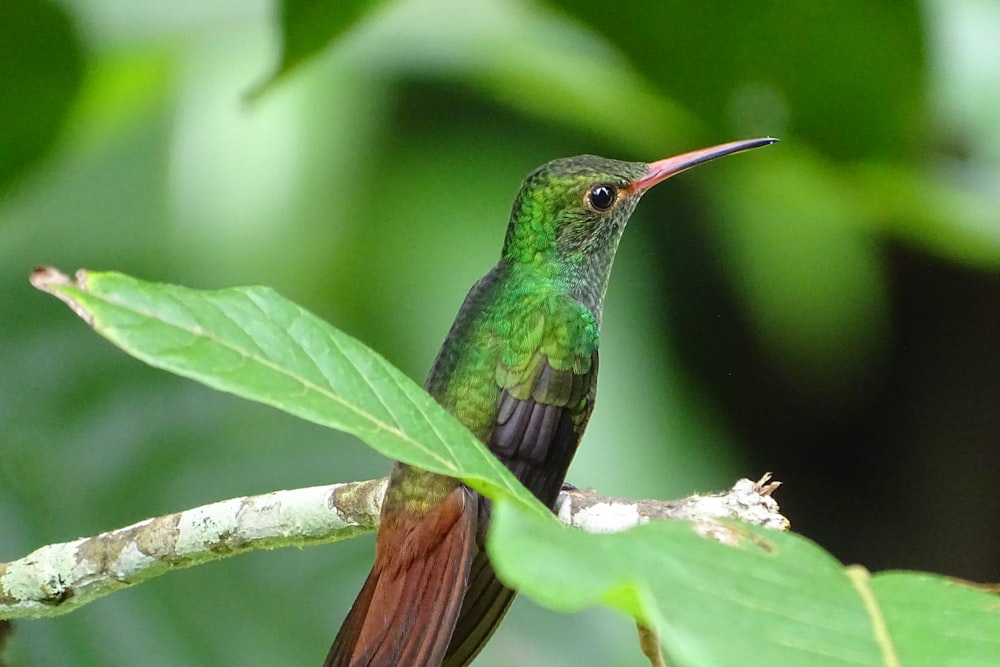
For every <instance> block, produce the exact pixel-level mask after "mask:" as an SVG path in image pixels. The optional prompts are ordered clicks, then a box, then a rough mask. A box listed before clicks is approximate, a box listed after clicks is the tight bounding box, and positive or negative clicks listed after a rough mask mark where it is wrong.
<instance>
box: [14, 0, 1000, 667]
mask: <svg viewBox="0 0 1000 667" xmlns="http://www.w3.org/2000/svg"><path fill="white" fill-rule="evenodd" d="M322 6H323V5H316V4H314V3H310V2H308V1H305V2H303V1H292V0H288V1H287V2H286V3H284V4H283V5H280V6H279V5H278V4H273V3H269V2H264V1H263V0H211V1H207V2H195V1H194V0H181V1H179V2H174V3H152V2H136V1H135V0H66V1H65V2H54V1H53V0H4V2H3V5H2V7H0V306H2V315H3V316H2V318H0V560H11V559H14V558H18V557H20V556H23V555H25V554H26V553H28V552H29V551H31V550H32V549H34V548H36V547H38V546H41V545H43V544H47V543H50V542H58V541H65V540H69V539H72V538H75V537H78V536H83V535H90V534H93V533H97V532H100V531H102V530H106V529H111V528H115V527H118V526H121V525H124V524H127V523H130V522H133V521H137V520H139V519H143V518H146V517H148V516H153V515H157V514H161V513H165V512H170V511H176V510H179V509H183V508H188V507H192V506H196V505H199V504H202V503H206V502H210V501H213V500H219V499H223V498H228V497H231V496H236V495H243V494H252V493H261V492H266V491H271V490H275V489H281V488H294V487H299V486H308V485H314V484H323V483H329V482H335V481H347V480H354V479H365V478H370V477H377V476H381V475H382V474H384V473H385V472H386V471H387V468H388V463H387V462H386V461H385V460H382V459H381V458H380V457H378V456H377V455H376V454H374V453H373V452H370V451H369V450H368V449H367V448H366V447H365V446H363V445H362V444H361V443H359V442H357V441H355V440H353V439H351V438H349V437H346V436H341V435H340V434H337V433H333V432H329V431H326V430H323V429H321V428H318V427H315V426H312V425H309V424H305V423H301V422H299V421H296V420H295V419H292V418H290V417H286V416H284V415H283V414H280V413H278V412H276V411H274V410H271V409H268V408H265V407H260V406H257V405H251V404H247V403H244V402H241V401H239V400H237V399H234V398H232V397H229V396H226V395H221V394H217V393H213V392H212V391H209V390H207V389H204V388H202V387H200V386H197V385H195V384H193V383H191V382H188V381H185V380H181V379H178V378H174V377H171V376H168V375H166V374H165V373H162V372H159V371H155V370H152V369H149V368H146V367H144V366H143V365H142V364H141V363H139V362H138V361H135V360H133V359H130V358H129V357H127V356H126V355H124V354H123V353H120V352H118V351H117V350H116V349H114V348H112V347H111V346H110V345H108V344H107V343H105V342H104V341H102V340H101V339H100V338H99V337H98V336H96V335H95V334H93V333H92V332H91V331H89V330H88V329H87V328H86V327H85V326H84V325H83V324H82V323H81V322H80V321H79V320H77V319H76V318H75V317H74V316H73V315H72V314H71V313H70V312H69V311H68V310H67V309H66V308H65V307H64V306H63V305H61V304H59V303H58V302H56V301H55V300H54V299H52V298H50V297H46V296H44V295H42V294H41V293H39V292H36V291H34V290H33V289H32V288H31V287H30V286H29V285H28V281H27V276H28V274H29V272H30V270H31V269H32V267H34V266H35V265H38V264H52V265H55V266H57V267H59V268H61V269H63V270H66V271H72V270H75V269H76V268H80V267H85V268H89V269H116V270H121V271H125V272H128V273H132V274H134V275H136V276H137V277H141V278H144V279H148V280H159V281H167V282H175V283H181V284H184V285H189V286H193V287H204V288H212V287H222V286H227V285H237V284H254V283H259V284H267V285H271V286H274V287H276V288H277V289H278V290H279V291H281V292H282V293H283V294H285V295H286V296H288V297H290V298H292V299H293V300H295V301H298V302H299V303H302V304H303V305H305V306H306V307H308V308H310V309H311V310H313V311H314V312H317V313H319V314H320V315H322V316H323V317H325V318H327V319H329V320H330V321H331V322H333V323H334V324H336V325H337V326H339V327H341V328H342V329H344V330H346V331H348V332H350V333H352V334H353V335H355V336H357V337H358V338H360V339H362V340H363V341H365V342H366V343H368V344H369V345H371V346H372V347H374V348H375V349H377V350H379V351H381V352H382V353H383V354H385V355H386V356H387V357H388V358H389V359H390V360H391V361H392V362H394V363H396V364H397V365H399V366H400V367H401V368H403V369H404V370H405V371H406V372H407V373H409V374H410V375H411V376H413V377H415V378H422V376H423V374H424V373H425V372H426V369H427V367H428V366H429V364H430V362H431V360H432V359H433V357H434V353H435V351H436V349H437V346H438V345H439V344H440V341H441V339H442V338H443V336H444V334H445V332H446V331H447V329H448V327H449V325H450V323H451V319H452V317H453V316H454V314H455V311H456V310H457V308H458V306H459V304H460V303H461V300H462V297H463V296H464V294H465V291H466V290H467V289H468V287H469V286H470V285H471V284H472V283H473V282H474V281H475V280H476V279H477V278H478V277H479V276H480V275H481V274H482V273H484V272H485V271H486V270H487V269H488V268H489V267H490V266H491V265H492V264H493V263H494V262H495V261H496V258H497V256H498V253H499V249H500V244H501V241H502V238H503V233H504V228H505V224H506V220H507V213H508V211H509V207H510V203H511V201H512V198H513V195H514V193H515V192H516V190H517V187H518V184H519V182H520V179H521V178H522V177H523V176H524V175H525V174H526V173H527V172H528V171H530V170H531V169H532V168H533V167H535V166H536V165H538V164H540V163H542V162H544V161H546V160H549V159H552V158H555V157H559V156H564V155H572V154H577V153H584V152H587V153H597V154H602V155H606V156H609V157H617V158H622V159H629V160H647V161H648V160H653V159H656V158H660V157H665V156H668V155H671V154H673V153H677V152H681V151H684V150H689V149H693V148H697V147H701V146H706V145H710V144H714V143H721V142H723V141H729V140H732V139H737V138H748V137H751V136H759V135H774V136H778V137H780V138H781V139H782V143H780V144H778V145H777V146H774V147H770V148H767V149H764V150H761V151H755V152H753V153H751V154H747V155H741V156H737V157H733V158H727V159H726V160H723V161H720V162H717V163H713V164H712V165H709V166H704V167H701V168H699V169H698V170H695V171H693V172H690V173H688V174H685V175H684V176H682V177H680V178H677V179H676V180H673V181H671V182H670V183H668V184H665V185H662V186H660V187H659V188H657V189H655V190H654V191H652V192H651V193H650V194H649V195H647V197H646V198H645V199H644V201H643V203H642V205H641V206H640V207H639V211H638V212H637V213H636V215H635V216H634V218H633V221H632V225H631V228H630V230H629V232H628V233H627V234H626V237H625V240H624V241H623V244H622V247H621V249H620V251H619V256H618V264H617V266H616V269H615V272H614V277H613V279H612V284H611V288H610V292H609V295H608V301H607V308H606V313H605V325H604V331H603V340H602V364H601V368H602V371H601V384H600V390H599V399H598V407H597V410H596V413H595V416H594V418H593V421H592V423H591V427H590V429H589V432H588V434H587V437H586V438H585V440H584V443H583V445H582V447H581V450H580V453H579V455H578V457H577V459H576V461H575V463H574V465H573V467H572V468H571V470H570V475H569V478H570V480H571V481H572V482H573V483H575V484H577V485H578V486H593V487H596V488H598V489H600V490H601V491H602V492H604V493H607V494H609V495H624V496H632V497H656V498H671V497H679V496H683V495H686V494H688V493H690V492H693V491H707V490H715V489H720V488H725V487H728V485H729V484H730V483H731V482H732V481H733V480H735V479H736V478H737V477H740V476H751V477H755V476H758V475H760V474H761V473H763V472H765V471H768V470H769V471H773V472H774V473H775V475H776V477H777V478H778V479H780V480H782V481H783V482H785V486H784V487H783V488H782V489H781V491H780V492H779V495H778V499H779V501H780V502H781V504H782V507H783V509H784V510H785V512H786V514H787V515H788V516H789V517H790V518H791V520H792V525H793V528H794V529H796V530H798V531H799V532H801V533H803V534H805V535H807V536H809V537H811V538H813V539H815V540H817V541H818V542H820V543H821V544H822V545H823V546H825V547H827V548H828V549H830V550H831V551H832V552H833V553H834V554H835V555H836V556H837V557H838V558H840V559H842V560H844V561H845V562H860V563H862V564H864V565H866V566H868V567H870V568H872V569H886V568H919V569H927V570H933V571H937V572H942V573H945V574H950V575H955V576H964V577H970V578H974V579H978V580H994V581H995V580H998V579H1000V531H997V530H996V526H997V524H998V521H1000V492H998V489H997V479H998V477H1000V213H998V211H1000V187H998V183H1000V114H998V113H997V109H998V108H1000V46H998V43H997V41H996V35H997V34H1000V4H997V3H996V2H994V1H992V0H926V1H925V2H921V3H915V2H904V1H902V0H896V1H893V2H879V3H871V2H865V1H863V0H843V1H841V2H838V3H794V4H790V3H785V2H778V1H777V0H769V1H762V2H755V3H732V2H722V1H719V0H714V1H708V2H701V3H673V2H663V3H652V2H650V3H634V4H632V5H626V6H612V5H610V4H608V3H599V2H595V1H594V0H582V1H581V0H577V1H574V2H570V0H565V1H564V2H549V3H544V2H529V1H521V2H515V1H501V0H482V1H478V2H462V1H460V0H420V1H416V0H411V1H408V2H396V1H386V2H382V3H378V4H373V5H368V4H366V3H361V2H349V3H342V8H343V10H344V11H345V12H346V14H344V15H342V16H341V20H346V18H345V17H347V18H350V17H359V21H358V23H356V24H349V25H348V24H344V25H342V26H341V27H343V28H346V29H345V30H344V31H343V32H342V34H340V36H339V37H338V38H337V39H336V40H335V41H333V42H332V44H331V45H330V46H329V48H326V49H324V50H322V52H321V53H319V54H318V55H317V56H316V57H315V58H313V59H311V60H309V61H308V62H305V63H304V64H301V65H300V66H299V67H296V68H294V69H293V70H292V71H291V72H290V73H289V74H288V75H287V76H283V77H281V78H279V80H278V81H277V82H275V83H273V85H271V86H270V87H268V88H267V89H266V90H265V91H264V92H263V94H261V95H260V96H258V97H256V98H254V99H253V100H251V99H250V97H249V93H250V92H251V91H252V90H254V89H255V88H256V87H257V86H259V85H260V84H261V83H262V82H264V81H265V80H267V78H268V76H269V75H270V74H271V73H272V72H273V71H275V68H276V67H277V66H278V63H279V62H280V60H281V44H282V39H281V36H282V27H281V23H280V17H281V16H282V15H284V16H286V17H289V22H288V23H287V24H286V28H287V30H286V31H285V32H286V33H287V34H288V35H290V36H291V39H293V40H299V39H303V40H305V41H304V42H297V41H293V42H291V47H292V48H291V49H290V51H291V50H292V49H294V48H297V47H298V46H301V44H302V43H306V44H309V43H314V42H315V41H316V40H317V39H318V40H319V42H318V43H320V44H322V43H323V41H324V39H323V38H324V35H325V33H322V29H325V28H324V26H325V24H324V23H323V22H322V21H319V20H314V19H313V18H310V19H308V20H306V21H299V20H298V19H296V18H294V17H297V16H300V15H302V14H305V15H307V16H308V12H309V11H310V10H317V8H319V9H318V11H319V13H322ZM373 7H374V8H373ZM282 8H284V10H285V11H284V14H283V13H282ZM300 13H302V14H300ZM316 29H320V32H321V34H319V35H318V37H317V35H315V34H314V32H315V30H316ZM311 31H312V32H311ZM371 551H372V540H371V539H370V537H369V538H361V539H357V540H353V541H351V542H349V543H343V544H335V545H327V546H323V547H316V548H310V549H305V550H302V551H294V550H286V551H279V552H272V553H256V554H251V555H247V556H241V557H239V558H235V559H232V560H231V561H229V562H224V563H218V564H214V565H210V566H207V567H201V568H197V569H194V570H188V571H183V572H179V573H176V574H173V575H170V576H167V577H163V578H161V579H159V580H156V581H154V582H152V583H149V584H146V585H143V586H140V587H138V588H137V589H135V590H130V591H126V592H123V593H118V594H115V595H113V596H111V597H110V598H105V599H103V600H101V601H99V602H96V603H94V604H92V605H90V606H88V607H86V608H84V609H82V610H80V611H78V612H76V613H73V614H71V615H69V616H64V617H60V618H58V619H53V620H43V621H22V622H18V623H17V628H16V632H15V635H14V638H13V639H12V642H11V646H10V647H9V650H8V658H9V661H10V664H12V665H31V666H36V665H83V666H85V665H139V664H141V665H145V666H148V667H158V666H160V665H164V666H165V665H237V664H238V665H287V664H295V665H309V664H319V662H320V661H321V660H322V657H323V655H324V654H325V652H326V650H327V646H328V644H329V642H330V640H331V639H332V637H333V635H334V633H335V631H336V628H337V627H338V625H339V622H340V620H341V618H342V617H343V615H344V614H345V613H346V610H347V608H348V607H349V605H350V603H351V601H352V600H353V597H354V595H355V593H356V592H357V590H358V588H359V586H360V584H361V581H362V580H363V577H364V575H365V574H366V573H367V570H368V567H369V565H370V562H371ZM633 638H634V626H633V625H632V624H631V623H630V622H629V621H628V620H627V619H624V618H621V617H618V616H616V615H614V614H612V613H611V612H606V611H601V610H596V611H593V612H589V613H584V614H578V615H565V616H562V615H556V614H552V613H549V612H546V611H544V610H541V609H539V608H538V607H536V606H535V605H534V604H532V603H531V602H530V601H528V600H523V599H522V600H519V601H518V603H517V604H516V605H515V608H514V610H513V611H512V613H511V615H510V616H509V617H508V621H507V622H506V623H505V625H504V626H503V628H502V629H501V630H500V632H499V633H498V634H497V636H496V638H495V640H494V641H493V643H492V644H491V645H490V646H489V648H488V649H487V650H486V652H485V653H484V654H483V656H482V658H481V659H480V660H479V662H478V663H477V664H481V665H483V666H484V667H488V666H490V665H526V664H552V665H562V664H581V665H619V664H642V663H643V660H642V658H641V655H640V654H639V652H638V649H637V648H636V646H635V642H634V640H633Z"/></svg>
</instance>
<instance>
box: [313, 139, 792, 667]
mask: <svg viewBox="0 0 1000 667" xmlns="http://www.w3.org/2000/svg"><path fill="white" fill-rule="evenodd" d="M775 141H777V140H776V139H772V138H769V137H768V138H761V139H751V140H747V141H735V142H731V143H726V144H721V145H718V146H713V147H711V148H705V149H701V150H696V151H692V152H689V153H684V154H682V155H677V156H675V157H670V158H666V159H663V160H659V161H656V162H652V163H649V164H647V163H644V162H623V161H620V160H611V159H607V158H602V157H597V156H594V155H580V156H577V157H570V158H563V159H558V160H553V161H552V162H548V163H547V164H544V165H542V166H541V167H539V168H537V169H536V170H535V171H533V172H532V173H531V174H530V175H528V177H527V178H526V179H525V180H524V182H523V184H522V185H521V189H520V191H519V193H518V195H517V197H516V199H515V200H514V205H513V208H512V210H511V214H510V222H509V224H508V226H507V233H506V237H505V239H504V243H503V250H502V252H501V255H500V261H499V262H498V263H497V264H496V266H494V267H493V268H492V269H491V270H490V272H489V273H487V274H486V275H485V276H484V277H483V278H481V279H480V280H479V281H478V282H477V283H476V284H475V285H474V286H473V287H472V289H471V290H470V292H469V294H468V296H466V298H465V302H464V303H463V304H462V307H461V309H460V310H459V312H458V316H457V317H456V318H455V322H454V324H453V325H452V327H451V330H450V331H449V332H448V335H447V337H446V338H445V341H444V344H443V345H442V347H441V349H440V351H439V352H438V355H437V358H436V359H435V361H434V364H433V365H432V367H431V371H430V373H429V375H428V377H427V380H426V382H425V383H424V387H425V389H426V390H427V391H428V392H429V393H430V394H431V395H432V396H433V397H434V398H435V399H436V400H437V401H438V403H440V404H441V405H442V406H443V407H444V408H445V409H447V410H448V411H449V412H450V413H451V414H452V415H454V416H455V417H456V418H457V419H458V420H459V421H460V422H462V424H464V425H465V427H466V428H468V429H469V430H470V431H471V432H472V433H473V434H474V435H475V436H476V437H477V438H478V439H479V440H480V441H481V442H483V443H484V444H485V445H486V446H487V447H488V448H489V450H490V451H491V452H492V453H493V454H494V455H495V456H496V457H497V458H498V459H500V461H502V462H503V463H504V465H506V466H507V468H509V469H510V471H511V472H512V473H513V474H514V475H515V476H516V477H517V478H518V479H519V480H520V481H521V482H522V483H523V484H524V485H525V486H526V487H527V488H528V489H529V490H530V491H531V492H532V493H534V494H535V496H536V497H538V499H539V500H540V501H541V502H542V503H544V504H545V505H546V506H548V507H550V508H551V507H552V506H553V505H554V504H555V501H556V499H557V497H558V495H559V492H560V490H561V488H562V485H563V481H564V479H565V477H566V470H567V468H568V467H569V464H570V461H571V460H572V458H573V455H574V454H575V453H576V449H577V446H578V445H579V442H580V438H581V437H582V436H583V432H584V429H585V427H586V426H587V421H588V420H589V419H590V415H591V412H592V411H593V409H594V397H595V394H596V388H597V366H598V354H597V351H598V338H599V331H600V325H601V313H602V307H603V304H604V295H605V292H606V289H607V285H608V279H609V276H610V274H611V266H612V263H613V262H614V258H615V253H616V252H617V249H618V242H619V240H620V239H621V237H622V232H623V231H624V229H625V224H626V223H627V222H628V219H629V217H630V216H631V215H632V212H633V211H634V210H635V207H636V204H637V203H638V202H639V198H640V197H642V195H643V194H644V193H645V192H646V191H647V190H648V189H649V188H651V187H652V186H653V185H656V184H657V183H659V182H661V181H663V180H665V179H667V178H669V177H670V176H673V175H675V174H678V173H680V172H682V171H685V170H687V169H690V168H691V167H694V166H696V165H699V164H701V163H703V162H707V161H709V160H713V159H715V158H717V157H722V156H724V155H731V154H733V153H738V152H740V151H745V150H749V149H752V148H757V147H760V146H765V145H768V144H771V143H774V142H775ZM490 509H491V504H490V501H489V500H488V499H486V498H484V497H482V496H480V495H479V494H478V493H476V492H475V491H473V490H471V489H470V488H468V487H467V486H465V485H464V484H462V482H461V481H459V480H458V479H454V478H451V477H447V476H444V475H438V474H434V473H431V472H428V471H426V470H422V469H420V468H417V467H414V466H411V465H407V464H405V463H401V462H396V463H395V464H394V465H393V468H392V473H391V475H390V477H389V485H388V488H387V490H386V494H385V499H384V501H383V505H382V513H381V520H380V526H379V530H378V535H377V537H376V543H375V563H374V566H373V567H372V569H371V572H370V573H369V575H368V578H367V579H366V580H365V583H364V586H363V587H362V589H361V592H360V593H359V594H358V597H357V599H356V600H355V602H354V605H353V606H352V607H351V610H350V611H349V612H348V614H347V618H346V619H345V620H344V622H343V625H342V626H341V628H340V631H339V632H338V634H337V637H336V639H335V640H334V642H333V645H332V646H331V648H330V651H329V653H328V655H327V657H326V662H325V663H324V667H397V666H399V667H425V666H426V667H438V666H439V665H444V666H445V667H462V666H464V665H468V664H469V663H470V662H472V660H473V659H474V658H475V657H476V655H477V654H478V653H479V651H480V650H481V649H482V648H483V646H485V644H486V642H487V641H489V639H490V637H491V635H492V634H493V631H494V630H495V629H496V627H497V626H498V625H499V624H500V621H501V620H502V619H503V617H504V615H505V614H506V612H507V609H508V608H509V607H510V604H511V602H513V600H514V596H515V592H514V591H513V590H512V589H510V588H507V587H506V586H504V585H503V584H502V583H501V582H500V580H499V579H497V577H496V574H495V573H494V572H493V568H492V567H491V565H490V561H489V557H488V555H487V553H486V548H485V538H486V532H487V528H488V526H489V520H490Z"/></svg>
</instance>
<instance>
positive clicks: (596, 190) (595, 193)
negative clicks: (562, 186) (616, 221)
mask: <svg viewBox="0 0 1000 667" xmlns="http://www.w3.org/2000/svg"><path fill="white" fill-rule="evenodd" d="M617 197H618V191H617V190H615V186H613V185H607V184H603V183H602V184H601V185H595V186H594V187H592V188H590V192H588V193H587V202H588V203H589V204H590V206H591V208H593V209H594V210H595V211H607V210H608V209H609V208H611V206H612V205H613V204H614V203H615V199H616V198H617Z"/></svg>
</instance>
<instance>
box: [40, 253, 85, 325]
mask: <svg viewBox="0 0 1000 667" xmlns="http://www.w3.org/2000/svg"><path fill="white" fill-rule="evenodd" d="M28 280H29V281H30V282H31V285H32V286H33V287H34V288H35V289H38V290H41V291H43V292H46V293H48V294H51V295H52V296H54V297H56V298H57V299H59V300H60V301H62V302H63V303H65V304H66V305H67V306H69V307H70V308H71V309H72V310H73V312H74V313H76V314H77V315H79V316H80V319H82V320H83V321H84V322H86V323H87V324H88V325H90V326H93V325H94V317H93V315H92V314H91V313H90V312H88V311H87V310H86V309H85V308H84V307H83V306H82V305H80V303H79V302H78V301H77V300H76V299H74V298H73V297H72V296H70V295H69V294H67V293H66V292H64V291H63V290H61V289H59V288H61V287H75V288H77V289H81V290H86V289H87V272H86V271H84V270H83V269H80V270H79V271H77V272H76V275H75V276H74V277H73V278H70V277H69V276H68V275H66V274H65V273H63V272H62V271H60V270H59V269H57V268H55V267H52V266H37V267H35V268H34V269H33V270H32V271H31V276H30V277H29V278H28Z"/></svg>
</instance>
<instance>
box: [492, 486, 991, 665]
mask: <svg viewBox="0 0 1000 667" xmlns="http://www.w3.org/2000/svg"><path fill="white" fill-rule="evenodd" d="M731 530H733V531H734V533H735V534H736V535H737V536H739V540H738V541H739V544H738V545H737V546H728V545H725V544H722V543H720V542H716V541H714V540H712V539H708V538H706V537H703V536H702V535H700V534H698V533H697V532H696V531H695V530H694V528H693V526H692V524H689V523H687V522H658V523H653V524H649V525H646V526H641V527H639V528H636V529H634V530H630V531H627V532H624V533H615V534H610V535H594V534H589V533H585V532H582V531H578V530H572V529H568V528H565V527H562V526H558V525H552V524H551V522H544V521H539V520H538V519H536V518H535V517H532V516H529V515H527V514H525V513H524V512H522V511H519V510H518V509H517V508H515V507H513V506H511V505H509V504H508V503H504V502H500V503H498V504H497V506H496V507H495V509H494V520H493V524H492V528H491V533H490V541H489V544H488V547H489V549H490V554H491V557H492V559H493V563H494V566H495V567H496V570H497V573H498V574H499V575H500V576H501V578H502V579H504V580H505V581H506V582H507V583H508V584H511V585H513V586H515V587H517V588H518V589H519V590H521V592H523V593H525V594H527V595H529V596H531V597H532V598H534V599H535V600H537V601H538V602H540V603H542V604H544V605H546V606H548V607H550V608H552V609H556V610H559V611H576V610H580V609H584V608H587V607H591V606H597V605H606V606H609V607H612V608H615V609H618V610H619V611H622V612H624V613H626V614H629V615H632V616H636V617H638V618H639V619H642V620H643V621H644V622H646V623H647V624H649V625H650V626H652V627H654V628H655V629H657V630H658V631H659V633H660V637H661V641H662V643H663V647H664V650H665V652H666V653H667V656H668V663H669V664H670V665H673V666H674V667H695V666H696V667H716V666H718V667H728V666H730V665H740V666H741V667H753V666H755V665H760V666H761V667H773V666H774V665H796V666H798V667H812V666H823V667H827V666H828V667H856V666H858V665H886V666H892V667H896V666H898V665H907V666H908V667H909V666H910V665H918V666H922V665H927V666H928V667H930V666H931V665H934V666H935V667H944V666H948V665H963V666H966V667H974V666H982V667H988V666H991V665H996V664H997V663H996V659H997V655H1000V613H998V609H1000V601H998V599H997V597H996V596H995V595H991V594H989V593H986V592H983V591H982V590H977V589H974V588H973V587H971V586H965V585H960V584H957V583H955V582H952V581H949V580H946V579H945V578H943V577H939V576H934V575H928V574H920V573H902V572H895V573H891V574H884V575H876V576H875V577H870V576H869V575H868V573H867V572H866V571H864V570H863V569H861V568H856V567H852V568H846V569H845V568H844V567H843V566H842V565H841V564H840V563H839V562H837V560H836V559H834V558H833V556H831V555H830V554H828V553H826V552H825V551H823V550H822V549H820V548H819V547H818V546H816V545H815V544H813V543H812V542H810V541H809V540H807V539H805V538H803V537H801V536H798V535H794V534H789V533H778V532H774V531H766V530H763V529H757V528H751V527H747V526H731Z"/></svg>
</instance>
